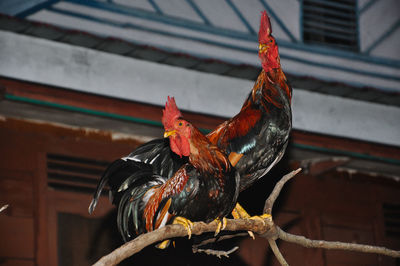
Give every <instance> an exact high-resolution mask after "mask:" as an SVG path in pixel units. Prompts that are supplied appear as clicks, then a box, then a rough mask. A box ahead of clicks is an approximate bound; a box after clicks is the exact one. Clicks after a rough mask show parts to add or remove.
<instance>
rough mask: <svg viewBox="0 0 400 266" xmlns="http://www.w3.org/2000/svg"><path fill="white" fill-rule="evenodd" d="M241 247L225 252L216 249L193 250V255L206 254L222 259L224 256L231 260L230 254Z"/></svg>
mask: <svg viewBox="0 0 400 266" xmlns="http://www.w3.org/2000/svg"><path fill="white" fill-rule="evenodd" d="M238 249H239V247H237V246H236V247H233V248H232V249H230V250H228V251H225V250H214V249H200V248H193V249H192V250H193V253H206V254H207V255H214V256H217V257H218V258H221V257H222V256H224V257H227V258H229V254H231V253H233V252H235V251H236V250H238Z"/></svg>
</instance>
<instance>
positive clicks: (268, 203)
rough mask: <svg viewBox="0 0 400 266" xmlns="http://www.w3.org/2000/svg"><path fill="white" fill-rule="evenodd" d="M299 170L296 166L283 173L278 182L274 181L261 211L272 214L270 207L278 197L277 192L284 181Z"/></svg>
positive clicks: (278, 192)
mask: <svg viewBox="0 0 400 266" xmlns="http://www.w3.org/2000/svg"><path fill="white" fill-rule="evenodd" d="M300 171H301V168H298V169H296V170H294V171H292V172H290V173H288V174H286V175H284V176H283V177H282V178H281V180H279V181H278V183H276V185H275V187H274V190H272V192H271V194H270V195H269V197H268V199H267V200H266V201H265V204H264V211H263V212H264V213H267V214H272V207H273V206H274V203H275V200H276V199H277V198H278V196H279V194H280V193H281V190H282V188H283V186H284V185H285V184H286V182H288V181H289V180H290V179H292V178H293V177H294V176H295V175H297V174H298V173H299V172H300Z"/></svg>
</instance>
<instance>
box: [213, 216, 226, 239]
mask: <svg viewBox="0 0 400 266" xmlns="http://www.w3.org/2000/svg"><path fill="white" fill-rule="evenodd" d="M214 221H216V222H217V223H218V226H217V230H215V233H214V236H217V235H218V234H219V232H221V230H224V229H225V227H226V224H227V222H228V221H227V220H226V218H225V217H224V218H222V220H221V219H219V218H217V219H215V220H214Z"/></svg>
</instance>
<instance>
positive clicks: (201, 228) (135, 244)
mask: <svg viewBox="0 0 400 266" xmlns="http://www.w3.org/2000/svg"><path fill="white" fill-rule="evenodd" d="M272 226H273V222H272V220H271V219H265V220H264V221H263V220H261V219H260V220H250V219H238V220H231V219H228V220H227V224H226V227H225V229H224V230H227V231H248V230H252V231H253V232H255V233H258V234H265V233H266V232H267V231H268V229H270V228H272ZM217 227H218V224H217V222H215V221H213V222H211V223H209V224H206V223H203V222H196V223H194V224H193V227H192V235H201V234H203V233H206V232H215V230H216V229H217ZM182 236H187V230H186V228H185V227H184V226H182V225H179V224H173V225H167V226H165V227H162V228H159V229H157V230H155V231H152V232H149V233H146V234H142V235H139V236H138V237H136V238H135V239H133V240H131V241H129V242H127V243H125V244H124V245H122V246H121V247H119V248H117V249H116V250H114V251H113V252H111V253H110V254H108V255H106V256H104V257H102V258H101V259H100V260H99V261H98V262H96V263H95V264H94V265H96V266H100V265H116V264H118V263H119V262H121V261H123V260H124V259H126V258H128V257H130V256H132V255H133V254H136V253H138V252H139V251H141V250H142V249H143V248H145V247H147V246H149V245H151V244H154V243H157V242H160V241H162V240H165V239H170V238H174V237H182Z"/></svg>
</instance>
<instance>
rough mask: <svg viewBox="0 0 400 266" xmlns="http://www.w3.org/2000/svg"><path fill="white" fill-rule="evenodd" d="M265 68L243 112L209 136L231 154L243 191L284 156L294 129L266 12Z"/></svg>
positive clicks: (262, 33) (261, 48)
mask: <svg viewBox="0 0 400 266" xmlns="http://www.w3.org/2000/svg"><path fill="white" fill-rule="evenodd" d="M258 39H259V57H260V59H261V64H262V71H261V73H260V75H259V76H258V78H257V80H256V82H255V84H254V87H253V89H252V90H251V92H250V94H249V96H248V97H247V99H246V101H245V102H244V104H243V106H242V109H241V110H240V112H239V113H238V114H237V115H236V116H234V117H233V118H231V119H229V120H228V121H225V122H224V123H222V124H221V125H220V126H218V127H217V128H216V129H215V130H214V131H213V132H211V133H209V134H208V135H207V137H208V138H209V140H210V141H211V142H212V143H214V144H216V145H218V147H219V148H221V149H222V150H224V151H225V152H226V153H227V154H229V159H230V161H231V163H232V165H234V166H235V167H236V169H237V170H238V171H239V173H240V190H241V191H243V190H244V189H246V188H248V187H249V186H250V185H252V184H253V183H254V182H255V181H256V180H257V179H259V178H260V177H262V176H264V175H265V174H266V173H267V172H268V171H269V170H270V169H271V168H272V167H273V166H274V165H275V164H276V163H278V162H279V160H280V159H281V158H282V156H283V154H284V152H285V149H286V146H287V144H288V140H289V134H290V131H291V128H292V114H291V107H290V102H291V94H292V89H291V87H290V85H289V84H288V82H287V79H286V76H285V74H284V73H283V71H282V69H281V65H280V59H279V52H278V46H277V44H276V42H275V39H274V37H273V36H272V35H271V24H270V21H269V18H268V16H267V13H266V12H265V11H264V12H263V13H262V14H261V24H260V30H259V34H258Z"/></svg>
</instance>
